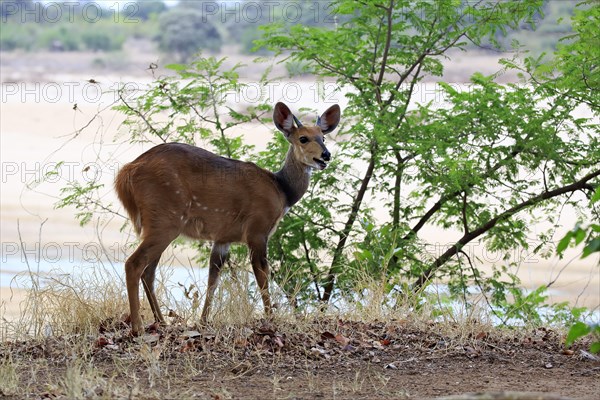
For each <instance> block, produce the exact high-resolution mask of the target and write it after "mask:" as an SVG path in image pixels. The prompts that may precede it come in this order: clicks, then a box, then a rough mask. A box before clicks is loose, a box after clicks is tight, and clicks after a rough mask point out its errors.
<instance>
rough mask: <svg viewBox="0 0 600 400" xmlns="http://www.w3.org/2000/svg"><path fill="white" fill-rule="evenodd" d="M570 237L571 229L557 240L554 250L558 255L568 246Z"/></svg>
mask: <svg viewBox="0 0 600 400" xmlns="http://www.w3.org/2000/svg"><path fill="white" fill-rule="evenodd" d="M572 237H573V231H569V232H567V234H566V235H565V237H563V238H562V239H561V240H560V242H558V246H556V252H557V253H558V254H559V255H561V254H562V253H563V252H564V251H565V250H566V249H567V247H569V242H570V241H571V238H572Z"/></svg>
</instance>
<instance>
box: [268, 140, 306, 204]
mask: <svg viewBox="0 0 600 400" xmlns="http://www.w3.org/2000/svg"><path fill="white" fill-rule="evenodd" d="M311 172H312V169H311V168H310V167H309V166H307V165H306V164H303V163H301V162H299V161H298V160H296V158H295V157H294V150H293V148H292V146H290V149H289V150H288V153H287V156H286V157H285V163H284V164H283V167H282V168H281V170H279V171H277V172H276V173H275V177H276V178H277V182H278V183H279V185H280V186H281V189H282V190H283V193H285V197H286V199H287V206H288V207H291V206H293V205H294V204H296V203H297V202H298V200H300V199H301V198H302V196H304V193H306V190H307V189H308V183H309V181H310V175H311Z"/></svg>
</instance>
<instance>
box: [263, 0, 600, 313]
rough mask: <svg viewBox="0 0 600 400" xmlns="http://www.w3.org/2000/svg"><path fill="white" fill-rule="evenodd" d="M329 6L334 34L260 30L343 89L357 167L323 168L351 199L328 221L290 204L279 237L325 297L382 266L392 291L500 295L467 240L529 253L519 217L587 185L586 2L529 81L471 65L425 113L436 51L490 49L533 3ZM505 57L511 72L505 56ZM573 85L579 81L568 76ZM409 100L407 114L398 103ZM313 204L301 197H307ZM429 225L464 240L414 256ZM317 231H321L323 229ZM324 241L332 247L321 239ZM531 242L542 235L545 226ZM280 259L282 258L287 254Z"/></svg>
mask: <svg viewBox="0 0 600 400" xmlns="http://www.w3.org/2000/svg"><path fill="white" fill-rule="evenodd" d="M333 3H334V9H335V12H336V13H338V14H340V15H343V16H346V17H347V16H350V19H349V21H348V22H346V23H344V24H342V25H340V26H336V27H335V28H333V29H327V28H323V27H306V26H295V27H292V28H291V29H286V28H285V27H283V26H276V25H271V26H267V27H265V28H264V31H265V36H264V39H263V40H262V42H261V44H262V45H265V46H267V47H268V48H269V49H270V50H272V51H275V52H277V53H278V54H287V55H288V58H290V59H292V60H300V61H305V62H309V63H311V65H312V68H313V70H314V71H315V72H316V73H317V74H319V75H321V76H324V77H333V78H335V80H336V82H337V83H338V85H339V86H340V87H341V88H344V89H346V93H347V95H346V97H347V100H348V105H347V106H346V108H345V110H344V119H345V120H346V121H348V122H347V124H346V131H345V134H346V135H349V139H348V140H347V141H346V142H345V143H342V144H341V151H340V153H341V154H342V155H343V156H344V157H347V159H349V160H361V161H362V162H363V163H364V165H366V167H365V168H364V169H363V171H362V175H361V176H359V177H357V178H355V179H352V178H348V177H344V178H342V179H340V178H339V176H340V174H341V175H343V174H344V173H345V172H346V171H347V170H348V168H349V166H348V165H347V164H346V165H345V166H344V169H343V170H341V171H330V173H331V176H330V177H329V178H323V179H329V181H330V183H331V184H333V185H334V186H333V187H336V186H335V185H336V184H339V185H341V188H340V187H337V188H336V190H338V191H340V192H345V193H347V194H348V195H349V201H348V202H344V203H343V204H337V205H335V206H334V207H335V208H334V209H335V214H336V216H337V218H334V217H332V216H331V213H325V212H324V211H323V209H322V208H318V207H317V210H319V211H318V212H317V213H318V214H319V215H318V216H316V215H314V213H315V211H314V209H310V208H309V207H304V208H301V209H299V210H297V212H296V216H295V218H294V216H292V218H289V219H287V221H284V226H283V227H282V229H280V231H279V234H280V235H281V236H280V240H283V241H287V242H288V244H289V247H288V248H293V247H294V246H295V245H296V248H297V247H298V246H299V247H300V249H302V250H303V251H304V252H305V253H306V254H307V257H306V263H305V267H304V269H305V271H306V272H308V273H309V274H310V275H309V276H312V278H313V280H314V282H315V285H317V286H319V285H320V286H321V290H319V289H317V293H318V294H319V297H320V299H321V300H322V301H325V302H327V301H329V300H330V299H331V297H332V295H333V294H334V288H335V284H336V279H337V283H338V286H339V287H343V286H344V285H351V283H352V282H353V280H354V279H355V278H356V274H355V272H356V271H357V270H363V271H364V270H365V269H366V270H368V272H369V273H370V274H381V273H383V278H384V279H387V280H388V283H389V284H390V287H392V286H393V285H394V284H395V283H397V280H394V279H391V278H394V277H402V278H404V279H405V278H406V277H410V276H413V277H414V278H415V280H414V281H413V284H412V285H411V286H412V288H413V289H415V290H418V289H420V288H422V287H423V285H425V284H426V283H427V282H429V281H430V279H431V278H432V277H433V276H434V275H435V274H437V275H438V276H442V275H446V276H448V277H450V279H451V280H450V284H451V288H454V290H456V291H457V292H458V293H460V291H464V290H465V287H466V285H468V284H469V281H470V280H473V279H474V280H475V281H476V282H477V283H479V284H480V286H483V287H482V289H485V290H494V289H496V290H495V294H496V296H498V299H503V298H504V287H503V286H502V285H498V281H497V280H496V279H491V280H488V281H486V282H482V276H481V272H480V271H479V270H478V269H477V268H476V267H475V265H474V264H473V263H472V261H473V260H471V259H470V258H469V256H468V255H467V254H466V253H465V252H463V250H462V249H463V248H464V246H466V245H467V244H469V243H470V242H472V241H474V240H475V239H478V238H483V240H485V243H486V245H487V246H488V247H489V248H490V249H491V250H495V251H508V250H510V249H512V248H514V247H515V246H522V247H524V248H527V247H528V246H529V244H528V240H527V238H528V234H530V232H529V229H528V224H529V223H530V222H532V221H533V220H535V219H536V218H535V216H536V215H544V217H543V218H546V219H548V220H550V221H551V222H556V221H557V220H558V215H556V210H557V209H559V208H560V207H561V206H562V205H564V204H565V203H569V204H571V205H572V206H574V207H579V204H578V203H577V197H576V196H574V194H575V193H576V192H578V191H584V192H590V191H591V190H592V189H593V187H594V185H596V184H597V182H598V175H599V174H600V168H599V162H600V153H599V152H598V151H594V149H598V148H599V147H598V126H597V124H596V123H595V122H594V120H593V119H592V118H591V117H583V118H575V117H574V113H573V112H574V110H575V108H576V107H578V106H580V105H581V104H582V103H584V104H585V105H587V106H588V107H589V110H588V111H590V112H591V113H593V114H597V112H598V108H597V100H596V99H597V96H598V95H597V93H591V92H592V87H594V86H593V85H592V84H591V82H593V81H594V80H595V81H596V82H597V76H598V63H597V62H595V63H594V62H592V61H590V60H592V59H594V58H593V56H592V55H590V54H588V53H589V52H591V51H597V50H590V49H592V48H594V49H596V48H597V47H598V46H593V45H592V41H593V40H594V38H597V33H592V32H590V31H589V30H590V27H591V26H594V21H596V22H597V18H598V10H597V7H596V8H594V7H591V8H590V11H589V12H587V11H586V12H584V13H587V14H586V15H585V16H584V15H583V14H577V15H576V18H575V23H574V26H573V27H574V29H575V31H576V34H575V36H574V37H573V38H571V40H572V41H571V42H570V44H569V45H566V46H565V47H562V48H561V49H560V50H559V53H558V56H557V58H556V61H555V62H554V63H553V64H545V65H544V64H541V63H540V60H539V59H538V60H535V59H527V60H526V61H525V64H524V66H522V67H521V68H523V70H524V71H526V72H527V73H528V75H529V76H528V77H527V78H524V79H523V81H522V82H521V84H510V85H499V84H497V83H495V78H496V75H492V76H483V75H481V74H475V75H474V76H473V77H472V79H471V84H470V85H469V87H468V90H455V89H454V88H453V87H452V86H450V85H444V84H441V85H440V86H441V89H442V91H443V93H444V95H445V97H446V100H447V101H448V103H449V107H447V108H442V109H435V108H433V107H431V106H430V105H428V104H416V103H415V100H414V94H415V87H417V85H418V84H419V83H421V82H422V80H423V78H424V77H426V76H441V75H442V74H443V64H442V58H443V57H447V55H448V53H449V51H450V50H453V49H460V50H466V49H467V48H468V46H472V45H475V46H481V45H483V44H486V45H487V46H497V45H498V44H497V43H496V41H495V38H496V37H497V35H498V34H502V33H505V32H506V31H507V30H508V29H510V28H516V27H518V26H519V25H520V24H523V23H528V24H533V18H534V17H535V16H536V15H539V14H540V13H542V1H533V2H526V3H525V2H502V1H479V2H474V3H472V2H463V3H461V2H457V1H451V0H448V1H435V2H431V1H428V0H424V1H402V0H389V1H378V2H364V1H357V0H339V1H334V2H333ZM583 7H584V8H585V5H584V6H583ZM568 46H574V49H576V51H574V49H573V48H568ZM596 56H597V54H596ZM581 57H583V61H585V63H583V64H581V61H582V59H581ZM595 59H596V60H597V58H595ZM505 65H506V67H507V68H517V67H518V65H517V64H516V63H515V62H511V61H505ZM574 68H578V70H575V69H574ZM579 69H580V70H579ZM554 70H555V72H557V73H558V76H559V78H555V77H554V75H552V72H554ZM561 76H562V78H560V77H561ZM575 81H576V82H585V84H583V85H582V84H581V83H578V84H576V85H572V84H571V83H573V82H575ZM596 87H597V85H596ZM411 104H413V105H416V107H417V108H418V112H410V111H409V105H411ZM407 171H416V172H415V173H411V174H408V173H407ZM413 188H417V189H413ZM319 189H320V190H319ZM326 190H329V187H328V186H325V185H323V186H317V189H316V190H315V191H314V192H312V194H314V196H315V198H321V199H322V198H325V197H326V196H325V194H324V192H325V191H326ZM370 193H373V195H374V196H375V197H377V196H378V195H379V198H380V199H381V201H382V202H383V203H384V204H385V207H386V209H387V210H388V212H389V214H390V221H391V222H390V223H388V224H385V225H383V226H375V225H373V223H372V222H371V221H370V220H369V218H368V217H369V213H368V211H369V210H368V208H367V207H366V205H365V196H367V195H368V194H370ZM313 201H314V198H312V197H311V196H310V194H309V197H308V199H306V200H305V203H304V204H305V205H307V206H308V205H311V204H313V203H312V202H313ZM340 217H341V218H340ZM299 220H300V221H305V224H304V225H303V228H302V229H301V230H298V229H296V228H295V227H296V226H297V225H298V223H299V222H298V221H299ZM315 221H316V222H315ZM361 221H362V223H360V224H359V223H358V222H361ZM429 224H435V225H439V226H442V227H445V228H454V229H459V230H460V231H462V232H463V234H462V237H460V238H459V239H458V240H457V241H456V242H454V243H452V244H451V245H449V246H448V247H447V248H445V249H444V251H443V252H442V253H441V254H438V255H434V256H427V255H422V254H419V253H423V248H424V245H426V244H427V241H426V238H423V237H422V236H421V232H422V229H423V228H424V227H425V226H427V225H429ZM323 226H327V227H328V228H329V230H330V231H327V232H323V229H322V227H323ZM334 227H336V229H334ZM311 237H312V238H313V239H312V240H311V239H307V238H311ZM332 237H333V238H335V244H334V245H330V244H327V245H323V243H328V240H329V239H331V238H332ZM314 238H321V240H320V241H319V240H314ZM538 239H540V240H541V241H542V243H546V242H548V241H551V240H552V232H543V233H541V234H540V235H539V237H538ZM349 244H352V245H353V246H352V249H353V250H355V249H358V250H359V251H358V252H355V253H354V255H355V257H350V258H348V254H349V251H348V248H349ZM311 246H314V247H315V248H316V250H317V253H318V252H322V251H323V250H328V251H329V252H330V255H331V257H330V262H329V264H328V265H323V264H318V265H316V264H315V262H314V261H313V260H314V257H313V259H309V257H308V255H309V254H310V253H311ZM542 249H543V246H538V248H536V249H533V251H535V252H540V251H541V250H542ZM376 252H378V253H379V254H375V253H376ZM313 254H316V253H315V252H313ZM280 256H281V257H282V260H281V262H282V264H285V263H286V260H284V258H285V257H286V256H285V255H284V254H283V253H280ZM461 256H462V257H461ZM287 257H292V256H287ZM293 257H295V258H293V259H291V260H288V261H290V262H291V263H297V262H298V261H300V259H301V258H300V257H299V256H298V253H296V256H293ZM463 258H466V259H467V261H468V262H469V267H468V268H464V266H463V263H462V261H463ZM307 264H308V265H307ZM467 271H468V272H467ZM376 276H378V275H376ZM493 278H497V276H494V277H493ZM390 279H391V281H390Z"/></svg>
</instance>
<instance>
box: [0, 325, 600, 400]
mask: <svg viewBox="0 0 600 400" xmlns="http://www.w3.org/2000/svg"><path fill="white" fill-rule="evenodd" d="M455 328H456V329H453V328H452V327H448V326H447V325H446V326H441V325H439V324H433V323H432V324H429V325H423V324H421V326H420V327H416V326H415V324H410V323H408V322H406V321H387V322H374V323H363V322H352V321H344V320H331V319H314V320H310V321H300V322H297V323H291V322H284V323H283V322H282V323H267V322H264V321H257V322H255V323H254V324H250V325H248V326H238V327H226V328H219V329H212V328H198V327H194V328H189V327H184V326H177V325H173V326H170V327H167V328H160V327H157V326H150V327H149V329H148V333H147V334H146V335H144V336H142V337H140V338H135V339H132V338H130V337H129V336H128V329H127V327H126V326H125V324H124V323H121V322H120V321H118V320H116V319H115V320H114V321H107V322H106V323H105V324H102V326H101V327H100V329H99V331H100V332H99V333H98V334H97V335H69V336H61V337H49V338H46V339H44V340H29V341H18V342H14V341H13V342H4V343H1V344H0V360H2V364H1V365H0V366H1V368H2V370H1V371H2V372H3V373H4V374H7V373H9V374H12V375H11V376H12V381H14V383H15V384H14V385H13V386H12V387H8V386H7V385H6V384H5V387H4V388H0V397H2V396H1V395H2V394H4V397H5V398H15V399H16V398H25V397H28V398H135V399H183V398H201V399H204V398H206V399H402V398H411V399H427V398H438V397H442V396H450V395H457V394H463V393H469V392H487V393H492V392H496V394H494V395H491V394H490V395H486V396H483V395H475V394H472V395H469V396H465V397H452V398H464V399H559V398H570V399H595V398H598V395H599V394H600V379H599V378H600V362H599V361H597V360H594V359H593V356H591V355H589V354H588V353H586V352H585V348H586V347H585V346H586V344H585V343H581V344H580V346H581V347H576V348H573V349H570V350H565V349H564V346H563V344H562V343H563V338H562V337H561V335H559V334H558V333H556V332H555V331H553V330H550V329H544V328H540V329H535V330H532V331H531V330H530V331H519V332H506V331H503V332H501V331H498V330H493V331H487V330H486V329H485V328H484V327H482V326H477V325H473V326H470V327H469V328H468V329H465V327H464V326H463V327H458V326H457V327H455ZM467 330H468V332H467ZM11 376H8V377H5V378H4V381H5V382H11V379H10V378H11ZM0 386H1V385H0ZM497 392H503V394H502V395H500V394H498V393H497ZM507 392H512V393H507ZM514 392H529V393H530V394H515V393H514ZM531 392H535V393H542V395H540V394H531Z"/></svg>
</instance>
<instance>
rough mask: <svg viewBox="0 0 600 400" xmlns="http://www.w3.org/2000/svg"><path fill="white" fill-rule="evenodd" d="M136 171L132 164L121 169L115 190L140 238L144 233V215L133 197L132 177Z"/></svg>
mask: <svg viewBox="0 0 600 400" xmlns="http://www.w3.org/2000/svg"><path fill="white" fill-rule="evenodd" d="M134 170H135V166H133V165H132V164H126V165H125V166H124V167H123V168H121V170H120V171H119V173H118V174H117V178H116V179H115V190H116V191H117V196H118V197H119V200H121V203H123V207H125V211H127V215H129V219H130V220H131V223H132V224H133V229H135V233H136V234H137V235H138V236H140V235H141V233H142V215H141V214H140V210H139V208H138V206H137V204H136V202H135V198H134V197H133V184H132V182H131V175H132V173H133V171H134Z"/></svg>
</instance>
